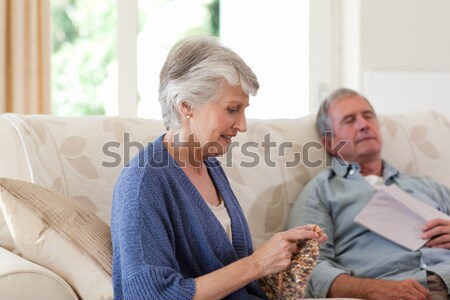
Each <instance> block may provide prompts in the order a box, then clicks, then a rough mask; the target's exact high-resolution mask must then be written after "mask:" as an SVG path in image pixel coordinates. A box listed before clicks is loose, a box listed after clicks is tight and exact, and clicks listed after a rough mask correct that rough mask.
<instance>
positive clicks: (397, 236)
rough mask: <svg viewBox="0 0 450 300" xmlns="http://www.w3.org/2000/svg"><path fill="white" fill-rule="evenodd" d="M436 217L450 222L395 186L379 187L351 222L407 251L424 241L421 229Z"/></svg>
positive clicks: (440, 213) (422, 243)
mask: <svg viewBox="0 0 450 300" xmlns="http://www.w3.org/2000/svg"><path fill="white" fill-rule="evenodd" d="M436 218H441V219H450V217H449V216H447V215H446V214H444V213H442V212H440V211H438V210H437V209H436V208H434V207H432V206H430V205H428V204H426V203H423V202H421V201H420V200H417V199H415V198H414V197H412V196H411V195H410V194H408V193H406V192H404V191H403V190H401V189H400V188H399V187H398V186H396V185H395V184H392V185H390V186H383V187H381V188H380V190H379V191H378V192H377V193H376V194H375V195H374V196H373V197H372V199H370V201H369V202H368V203H367V205H366V206H365V207H364V208H363V209H362V210H361V211H360V212H359V214H358V215H357V216H356V217H355V220H354V221H355V222H356V223H358V224H360V225H362V226H364V227H366V228H367V229H369V230H371V231H373V232H375V233H377V234H379V235H381V236H383V237H385V238H386V239H389V240H391V241H393V242H395V243H397V244H399V245H401V246H403V247H405V248H408V249H410V250H413V251H415V250H418V249H419V248H421V247H422V246H423V245H424V244H425V243H426V242H427V240H423V239H422V238H421V236H422V234H423V231H422V227H423V226H424V225H425V223H427V222H428V221H430V220H432V219H436Z"/></svg>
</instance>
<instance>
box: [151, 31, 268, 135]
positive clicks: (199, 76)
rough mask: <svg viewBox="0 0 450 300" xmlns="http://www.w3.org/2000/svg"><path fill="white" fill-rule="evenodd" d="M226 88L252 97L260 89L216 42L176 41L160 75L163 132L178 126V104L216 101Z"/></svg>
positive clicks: (238, 60)
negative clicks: (232, 87) (237, 87)
mask: <svg viewBox="0 0 450 300" xmlns="http://www.w3.org/2000/svg"><path fill="white" fill-rule="evenodd" d="M226 85H230V86H237V85H240V86H241V87H242V89H243V90H244V92H245V93H246V94H247V95H252V96H254V95H256V92H257V91H258V89H259V83H258V80H257V78H256V75H255V74H254V73H253V71H252V70H251V69H250V67H249V66H248V65H247V64H246V63H245V62H244V60H243V59H242V58H241V57H240V56H239V55H237V54H236V53H235V52H234V51H232V50H231V49H229V48H227V47H224V46H222V45H221V44H220V42H219V40H218V39H217V38H214V37H208V36H197V37H190V38H186V39H183V40H181V41H179V42H178V43H177V44H175V46H174V47H173V48H172V50H171V51H170V52H169V54H168V56H167V58H166V61H165V63H164V66H163V67H162V69H161V73H160V85H159V102H160V104H161V110H162V118H163V121H164V125H165V126H166V128H167V129H170V128H176V127H178V126H179V125H180V122H181V118H182V116H181V113H180V111H179V105H180V104H181V103H183V102H185V103H187V104H189V105H190V106H191V107H193V108H195V107H200V106H202V105H205V104H207V103H209V102H213V101H216V100H217V97H218V96H219V93H220V92H221V91H222V90H223V88H225V87H226Z"/></svg>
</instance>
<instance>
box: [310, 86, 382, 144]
mask: <svg viewBox="0 0 450 300" xmlns="http://www.w3.org/2000/svg"><path fill="white" fill-rule="evenodd" d="M355 95H356V96H360V97H362V98H363V99H364V100H366V101H367V103H368V104H369V106H370V108H371V109H372V111H373V112H374V113H375V110H374V109H373V106H372V104H370V102H369V100H367V98H366V97H364V96H363V95H361V94H360V93H358V92H356V91H354V90H351V89H347V88H340V89H337V90H335V91H333V92H332V93H331V94H330V95H329V96H328V97H327V98H325V99H324V100H323V101H322V103H321V104H320V108H319V112H318V113H317V118H316V127H317V130H318V131H319V134H320V136H321V137H323V136H325V135H326V134H327V132H333V128H332V124H331V118H330V116H329V115H328V111H329V109H330V106H331V104H332V103H333V102H335V101H337V100H339V99H340V98H342V97H351V96H355Z"/></svg>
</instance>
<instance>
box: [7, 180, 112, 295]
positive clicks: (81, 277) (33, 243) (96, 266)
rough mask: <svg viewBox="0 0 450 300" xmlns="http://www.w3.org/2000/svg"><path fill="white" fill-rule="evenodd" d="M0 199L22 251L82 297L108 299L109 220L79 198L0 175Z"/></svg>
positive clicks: (109, 265)
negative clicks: (64, 281) (93, 210)
mask: <svg viewBox="0 0 450 300" xmlns="http://www.w3.org/2000/svg"><path fill="white" fill-rule="evenodd" d="M0 192H1V193H0V205H1V208H2V210H3V214H4V216H5V220H6V223H7V225H8V227H9V230H10V233H11V235H12V237H13V239H14V242H15V243H16V245H17V247H18V249H19V250H20V252H21V253H22V256H23V257H24V258H26V259H28V260H30V261H32V262H35V263H37V264H39V265H41V266H43V267H45V268H47V269H49V270H51V271H53V272H55V273H56V274H58V275H59V276H61V277H62V278H63V279H64V280H66V281H67V282H68V283H69V284H70V285H71V286H72V288H73V289H74V290H75V292H77V294H78V295H79V296H80V298H81V299H112V298H113V292H112V283H111V282H112V280H111V259H112V245H111V234H110V229H109V226H108V225H107V224H106V223H105V222H103V221H102V220H100V218H99V217H97V216H96V215H95V214H94V213H92V212H91V211H89V210H88V209H87V208H85V207H84V206H83V205H81V204H79V203H78V202H77V201H75V200H73V199H71V198H69V197H66V196H63V195H61V194H58V193H56V192H53V191H51V190H48V189H45V188H43V187H41V186H38V185H36V184H33V183H30V182H24V181H19V180H13V179H6V178H0Z"/></svg>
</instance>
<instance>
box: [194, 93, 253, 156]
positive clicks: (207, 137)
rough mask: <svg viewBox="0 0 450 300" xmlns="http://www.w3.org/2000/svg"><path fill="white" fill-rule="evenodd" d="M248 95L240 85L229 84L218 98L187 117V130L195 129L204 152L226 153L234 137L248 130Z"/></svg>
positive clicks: (198, 143) (195, 134)
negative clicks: (246, 111) (246, 116)
mask: <svg viewBox="0 0 450 300" xmlns="http://www.w3.org/2000/svg"><path fill="white" fill-rule="evenodd" d="M248 105H249V97H248V95H247V94H246V93H245V92H244V91H243V90H242V88H241V86H228V85H227V86H226V87H225V88H224V89H223V91H222V93H221V94H220V95H219V97H218V100H217V101H214V102H212V103H209V104H206V105H204V106H202V107H200V108H196V109H194V110H193V111H192V113H191V118H190V119H189V120H187V126H188V130H187V131H188V133H193V134H194V137H195V141H196V145H198V146H199V147H201V149H202V150H203V151H202V156H203V157H208V156H217V155H222V154H224V153H225V152H226V151H227V149H228V146H229V145H230V143H231V141H232V138H233V137H235V136H236V134H237V133H238V132H244V131H246V130H247V122H246V119H245V108H246V107H247V106H248Z"/></svg>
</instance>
